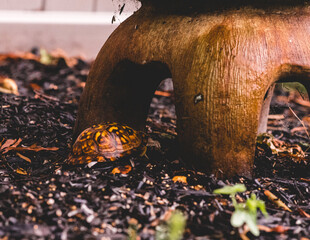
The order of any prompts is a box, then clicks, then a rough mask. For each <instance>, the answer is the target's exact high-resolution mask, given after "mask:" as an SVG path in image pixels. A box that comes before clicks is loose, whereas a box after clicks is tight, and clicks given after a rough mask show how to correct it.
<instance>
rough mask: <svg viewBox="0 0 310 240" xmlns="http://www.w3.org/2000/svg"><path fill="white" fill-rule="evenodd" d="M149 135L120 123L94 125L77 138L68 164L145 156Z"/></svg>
mask: <svg viewBox="0 0 310 240" xmlns="http://www.w3.org/2000/svg"><path fill="white" fill-rule="evenodd" d="M146 143H147V137H146V135H145V134H144V133H143V132H141V131H136V130H134V129H132V128H131V127H128V126H126V125H122V124H118V123H105V124H98V125H93V126H92V127H90V128H87V129H85V130H84V131H83V132H82V133H81V134H80V135H79V137H78V138H77V139H76V141H75V143H74V144H73V147H72V153H71V154H70V156H69V159H68V164H85V163H89V162H92V161H98V162H106V161H115V160H117V159H119V158H123V157H128V156H130V155H132V156H138V155H140V156H143V155H144V154H145V152H146Z"/></svg>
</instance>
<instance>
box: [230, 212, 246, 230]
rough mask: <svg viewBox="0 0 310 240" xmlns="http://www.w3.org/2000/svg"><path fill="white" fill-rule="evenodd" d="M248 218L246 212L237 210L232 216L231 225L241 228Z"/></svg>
mask: <svg viewBox="0 0 310 240" xmlns="http://www.w3.org/2000/svg"><path fill="white" fill-rule="evenodd" d="M246 217H247V212H246V211H244V210H241V209H238V210H235V211H234V212H233V214H232V215H231V218H230V224H231V225H232V226H233V227H241V226H242V225H243V224H244V223H245V221H246Z"/></svg>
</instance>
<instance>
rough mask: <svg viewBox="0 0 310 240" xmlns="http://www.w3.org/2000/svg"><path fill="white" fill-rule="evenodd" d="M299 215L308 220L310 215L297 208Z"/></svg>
mask: <svg viewBox="0 0 310 240" xmlns="http://www.w3.org/2000/svg"><path fill="white" fill-rule="evenodd" d="M297 210H298V212H299V214H300V215H301V216H303V217H306V218H310V214H308V213H306V212H305V211H304V210H302V209H301V208H298V209H297Z"/></svg>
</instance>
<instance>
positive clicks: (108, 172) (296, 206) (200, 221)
mask: <svg viewBox="0 0 310 240" xmlns="http://www.w3.org/2000/svg"><path fill="white" fill-rule="evenodd" d="M34 53H36V51H34ZM39 60H40V58H39V56H37V55H35V54H33V55H32V54H30V53H28V54H24V55H3V56H0V75H2V76H6V77H9V78H11V79H13V80H14V82H15V83H16V84H17V85H18V89H19V95H18V96H17V95H14V94H5V93H0V103H1V104H0V143H1V144H0V151H1V152H0V154H1V159H0V239H127V238H128V229H129V226H130V225H133V224H134V225H135V227H136V229H137V232H138V235H139V237H140V239H155V231H156V228H157V227H158V226H159V225H160V224H161V223H162V222H165V221H166V220H167V219H168V218H169V216H170V215H171V213H172V212H173V211H174V210H176V209H179V210H180V211H182V212H183V213H184V215H185V216H186V219H187V220H186V223H187V225H186V229H185V233H184V239H238V238H240V236H241V237H242V238H243V239H246V238H247V237H248V238H250V239H254V236H253V235H251V233H250V232H248V233H246V232H244V231H246V228H240V229H235V228H233V227H232V226H231V225H230V217H231V214H232V212H233V210H234V209H233V206H232V203H231V201H230V199H229V198H228V197H225V196H221V195H214V194H213V193H212V192H213V190H214V189H217V188H220V187H222V186H224V185H226V184H235V183H244V184H245V185H246V187H247V189H248V191H247V192H245V193H240V194H238V201H243V200H245V199H246V198H247V197H249V196H250V193H255V194H256V195H257V197H258V198H259V199H261V200H264V201H265V203H266V207H267V211H268V213H269V217H268V218H264V217H263V215H262V214H261V213H259V215H258V225H259V228H260V230H261V231H260V236H259V237H258V239H304V240H306V239H308V238H307V237H309V236H310V172H309V155H308V154H309V152H308V150H309V147H310V145H309V137H308V135H307V131H305V129H309V125H308V124H309V123H310V108H309V104H308V103H309V102H308V101H306V100H305V98H304V96H302V95H303V94H302V93H300V92H298V91H295V92H292V91H290V92H289V91H283V89H280V88H278V89H277V91H276V95H275V97H274V98H273V101H272V106H271V113H272V115H271V116H270V120H269V123H268V130H269V132H270V133H272V134H273V135H274V136H275V138H272V137H271V136H266V137H265V138H264V141H261V142H259V143H258V144H257V149H256V158H255V177H254V179H247V178H245V177H242V176H240V177H235V178H234V179H230V180H219V179H216V178H215V177H214V176H212V175H205V174H204V173H197V172H193V171H190V170H188V169H186V167H185V166H184V164H183V163H182V160H181V158H180V157H179V150H178V149H179V148H178V144H177V140H176V138H177V133H176V127H175V124H176V117H175V110H174V105H173V90H172V86H171V82H169V81H165V82H163V83H162V84H161V86H160V87H159V89H158V90H157V91H156V93H155V96H154V99H153V101H152V104H151V109H150V112H149V117H148V119H147V126H146V131H147V133H148V135H149V138H150V140H149V146H148V151H147V156H148V158H146V157H142V158H132V159H129V160H119V161H116V162H113V163H100V164H99V163H98V164H95V165H88V166H85V167H76V168H70V167H68V166H64V165H63V162H64V161H65V160H66V159H67V156H68V153H69V151H70V146H71V137H72V128H73V126H74V121H75V118H76V113H77V104H78V100H79V97H80V95H81V93H82V90H83V87H84V86H85V81H86V78H87V74H88V71H89V68H90V63H88V62H85V61H83V60H81V59H72V58H71V59H68V58H63V57H57V58H54V59H53V61H51V62H49V64H42V63H41V62H40V61H39ZM297 117H298V118H299V119H298V118H297ZM9 146H10V147H9ZM125 165H130V166H131V167H132V170H131V171H129V172H126V171H125V170H126V167H125ZM113 170H114V171H113ZM115 170H118V171H119V172H120V173H116V174H113V173H112V171H113V172H114V173H115ZM175 176H184V177H186V181H184V179H185V178H180V179H182V180H183V181H181V180H179V181H176V180H175V178H174V177H175ZM173 178H174V179H173ZM265 190H269V191H270V192H272V193H273V194H274V195H276V196H277V197H278V198H279V199H281V200H282V202H283V203H284V204H285V205H286V206H287V207H288V208H290V209H291V212H290V211H287V210H283V209H281V208H279V207H278V206H277V205H276V204H275V203H274V202H272V201H270V200H268V198H267V196H266V195H265V194H264V191H265ZM242 231H243V233H245V234H241V235H240V232H242Z"/></svg>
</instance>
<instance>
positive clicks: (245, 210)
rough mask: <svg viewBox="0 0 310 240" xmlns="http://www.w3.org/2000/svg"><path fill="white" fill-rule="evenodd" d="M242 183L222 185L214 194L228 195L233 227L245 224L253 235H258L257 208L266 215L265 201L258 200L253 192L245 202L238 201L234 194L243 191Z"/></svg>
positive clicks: (244, 189)
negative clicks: (231, 206) (230, 203)
mask: <svg viewBox="0 0 310 240" xmlns="http://www.w3.org/2000/svg"><path fill="white" fill-rule="evenodd" d="M245 191H246V187H245V186H244V184H236V185H234V186H224V187H223V188H220V189H216V190H214V193H215V194H227V195H229V196H230V198H231V200H232V203H233V206H234V208H235V211H234V212H233V214H232V216H231V219H230V223H231V225H232V226H233V227H241V226H242V225H243V224H246V225H247V226H248V227H249V229H250V231H251V233H252V234H253V235H254V236H259V229H258V227H257V209H260V211H261V212H262V213H263V214H264V215H265V216H266V217H267V216H268V213H267V211H266V207H265V202H264V201H262V200H258V199H257V198H256V195H255V194H254V193H252V194H251V197H250V198H248V199H247V200H246V202H245V203H238V202H237V200H236V194H237V193H238V192H245Z"/></svg>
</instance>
